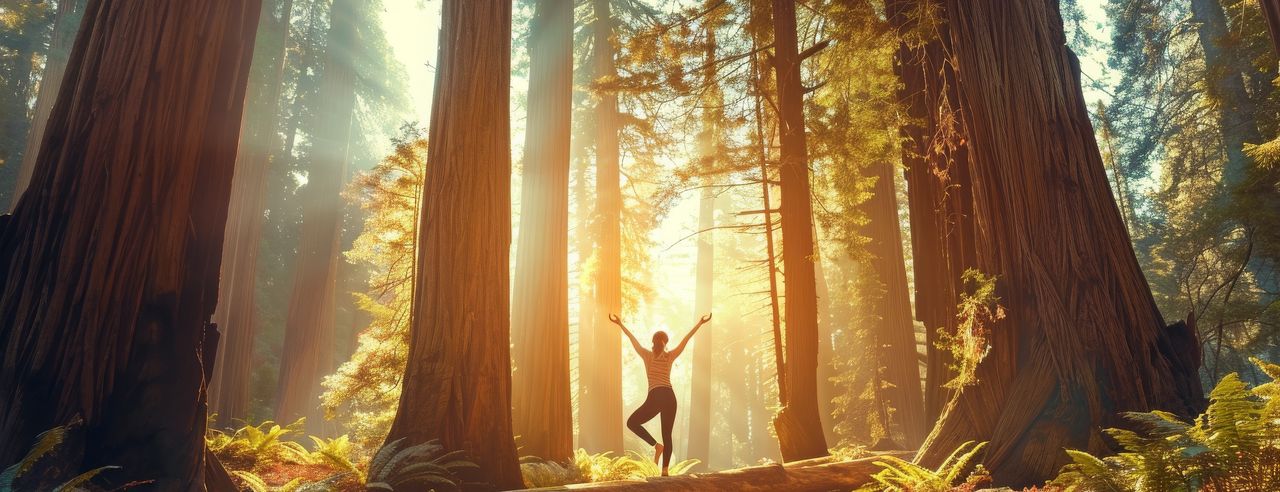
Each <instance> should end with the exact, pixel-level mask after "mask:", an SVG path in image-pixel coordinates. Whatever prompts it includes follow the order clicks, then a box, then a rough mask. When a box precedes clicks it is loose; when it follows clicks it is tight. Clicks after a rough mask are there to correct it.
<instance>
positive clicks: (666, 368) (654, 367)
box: [640, 350, 675, 390]
mask: <svg viewBox="0 0 1280 492" xmlns="http://www.w3.org/2000/svg"><path fill="white" fill-rule="evenodd" d="M640 359H641V360H643V361H644V372H645V375H647V376H649V389H650V390H652V389H654V388H662V387H667V388H670V387H671V363H672V362H674V361H675V357H673V356H672V354H671V352H663V353H662V355H654V354H653V352H651V351H649V350H642V351H641V352H640Z"/></svg>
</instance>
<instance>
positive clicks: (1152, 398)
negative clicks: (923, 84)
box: [917, 0, 1203, 486]
mask: <svg viewBox="0 0 1280 492" xmlns="http://www.w3.org/2000/svg"><path fill="white" fill-rule="evenodd" d="M946 7H947V10H946V12H947V17H948V23H949V25H950V34H951V40H952V46H953V47H954V49H955V63H956V71H957V74H959V94H960V97H961V99H962V101H963V104H962V105H963V107H964V108H965V112H964V119H965V123H966V127H967V129H968V131H969V137H970V139H971V144H970V149H971V152H970V156H969V157H970V162H972V163H973V174H972V176H971V180H972V183H973V197H974V219H975V224H976V230H978V231H980V234H979V236H978V238H977V242H976V244H977V245H978V247H977V248H976V251H977V252H978V255H977V260H978V261H977V265H978V267H979V268H980V269H981V270H982V271H983V272H986V273H988V274H991V275H996V276H997V277H998V279H999V283H998V287H997V293H998V295H999V297H1000V299H1001V301H1000V302H1001V304H1002V305H1003V306H1005V308H1006V309H1007V312H1008V316H1007V318H1005V319H1004V320H1003V321H998V322H995V323H994V325H993V326H987V327H983V330H982V331H983V332H985V334H984V335H983V336H984V338H985V340H986V342H987V343H988V344H989V346H990V352H989V353H988V354H987V355H986V357H985V358H984V359H983V360H982V361H981V362H980V363H979V364H978V366H977V373H976V381H977V382H976V383H975V384H973V385H971V386H967V387H965V388H963V390H961V391H959V392H958V393H957V394H956V396H955V397H954V398H953V399H952V400H951V401H950V403H949V404H948V405H947V408H946V409H945V411H944V414H943V416H942V420H941V421H940V422H939V423H938V425H937V426H936V427H935V428H934V430H933V432H932V433H931V434H930V436H929V439H928V440H927V441H926V442H925V444H924V446H923V448H922V449H921V450H920V454H919V455H918V457H917V458H918V460H919V461H921V462H923V463H924V464H926V465H936V464H938V463H939V462H940V461H941V460H942V459H943V458H945V457H946V455H947V454H949V453H950V452H951V451H952V450H954V449H955V448H956V447H957V446H958V445H959V444H960V443H962V442H965V441H969V440H976V441H990V445H989V446H988V448H987V452H986V456H985V458H984V460H983V463H984V464H985V465H986V467H987V469H988V470H990V471H991V473H992V476H993V477H994V479H995V481H996V483H997V484H1001V485H1011V486H1024V485H1032V484H1037V483H1040V482H1042V481H1044V480H1045V479H1046V478H1049V477H1052V476H1053V475H1054V474H1055V473H1056V472H1057V470H1058V468H1059V467H1060V466H1061V465H1062V464H1063V462H1064V461H1065V460H1066V455H1065V454H1064V453H1063V452H1062V450H1063V448H1075V449H1083V450H1088V451H1090V452H1094V453H1102V452H1106V451H1107V444H1106V441H1105V439H1104V438H1103V435H1102V433H1101V428H1102V427H1106V426H1118V425H1120V424H1121V419H1120V416H1119V412H1123V411H1143V410H1150V409H1156V408H1158V409H1164V410H1169V411H1173V412H1175V413H1179V414H1184V415H1194V414H1196V413H1197V412H1198V410H1199V409H1200V407H1201V405H1202V403H1203V401H1202V400H1203V397H1202V394H1201V389H1200V388H1199V378H1198V377H1196V370H1197V364H1198V361H1196V360H1194V356H1191V357H1188V356H1187V354H1190V353H1194V351H1195V350H1196V347H1197V343H1196V341H1195V335H1194V333H1191V332H1190V330H1189V329H1188V328H1187V327H1186V326H1185V325H1183V324H1178V325H1174V326H1173V327H1170V328H1166V327H1165V325H1164V321H1163V320H1162V319H1161V317H1160V314H1159V312H1158V311H1157V310H1156V306H1155V302H1154V301H1153V300H1152V297H1151V294H1150V291H1149V290H1148V288H1147V285H1146V281H1145V279H1144V278H1143V276H1142V270H1141V269H1140V267H1139V265H1138V262H1137V259H1136V258H1135V256H1134V253H1133V249H1132V246H1131V245H1130V244H1131V243H1130V241H1129V237H1128V233H1127V231H1126V230H1125V228H1124V224H1123V221H1122V220H1121V217H1120V213H1119V210H1118V209H1117V208H1116V205H1115V201H1114V199H1113V198H1112V195H1111V193H1110V191H1109V189H1108V185H1107V178H1106V174H1105V172H1104V170H1103V165H1102V161H1101V156H1100V153H1099V150H1098V147H1097V143H1096V141H1095V139H1094V133H1093V129H1092V126H1091V125H1090V123H1089V118H1088V114H1087V113H1086V109H1085V106H1084V100H1083V96H1082V94H1081V91H1080V85H1079V79H1078V65H1077V63H1076V62H1075V59H1074V56H1073V55H1072V54H1071V53H1070V52H1069V51H1068V49H1067V48H1066V40H1065V36H1064V35H1063V28H1062V19H1061V17H1060V14H1059V12H1058V7H1057V2H1054V1H1049V0H1036V1H1027V2H1016V3H1005V2H987V1H983V2H972V1H961V0H948V1H947V4H946ZM1011 39H1012V40H1016V42H1011V41H1010V40H1011Z"/></svg>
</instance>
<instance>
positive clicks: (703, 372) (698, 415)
mask: <svg viewBox="0 0 1280 492" xmlns="http://www.w3.org/2000/svg"><path fill="white" fill-rule="evenodd" d="M709 7H710V11H709V12H708V13H707V14H706V15H705V17H704V18H703V19H704V22H705V24H706V25H705V26H704V29H705V30H706V40H705V41H704V42H705V43H706V46H705V51H704V56H703V62H704V63H705V65H706V70H705V71H704V72H703V74H702V76H703V79H702V83H703V84H704V85H705V87H704V88H703V95H702V101H701V102H702V107H703V115H702V131H701V132H700V135H699V136H698V142H697V145H698V160H699V165H700V166H701V168H702V173H701V174H702V175H703V178H702V184H703V188H702V193H701V196H700V197H699V199H698V231H700V232H699V233H698V259H697V265H696V267H695V268H696V272H695V276H696V278H695V284H694V290H695V291H694V295H693V315H694V317H695V318H696V317H701V316H703V315H705V314H707V313H710V312H711V311H712V306H713V301H712V289H713V285H714V282H715V242H714V241H715V232H714V231H713V229H714V228H715V224H716V218H715V216H716V195H715V192H713V191H712V188H711V178H710V173H712V172H714V170H715V168H716V156H717V153H718V147H719V142H720V138H719V137H720V128H719V127H720V121H721V119H722V118H723V112H722V111H721V106H723V105H724V101H723V98H722V97H721V94H720V88H719V81H718V80H717V78H718V77H719V74H718V70H717V64H716V63H715V60H716V24H717V23H718V22H719V19H720V15H721V14H720V13H718V12H717V10H720V9H719V8H718V7H716V6H709ZM706 328H707V329H706V330H703V331H702V335H701V336H699V337H698V339H697V340H694V341H693V377H692V386H693V387H692V390H691V392H690V394H689V429H688V436H689V437H688V438H687V439H688V441H686V442H687V443H688V448H687V450H686V453H685V457H686V458H692V459H697V460H701V463H700V464H699V465H698V467H697V468H701V469H706V468H707V466H708V465H709V464H710V463H711V427H712V422H711V409H712V405H713V403H712V395H711V393H712V390H713V387H714V380H715V374H716V367H715V363H714V360H713V359H714V357H713V356H714V353H713V350H714V345H713V343H714V334H715V324H714V322H712V323H708V325H707V327H706Z"/></svg>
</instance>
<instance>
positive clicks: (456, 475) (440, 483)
mask: <svg viewBox="0 0 1280 492" xmlns="http://www.w3.org/2000/svg"><path fill="white" fill-rule="evenodd" d="M403 441H404V439H396V440H394V441H391V442H389V443H387V444H386V445H385V446H383V447H382V448H381V449H379V450H378V453H377V454H375V455H374V456H373V460H372V461H370V462H369V473H368V475H367V478H366V482H365V486H366V487H367V488H368V490H390V491H407V490H415V491H416V490H436V491H438V492H446V491H460V490H462V488H463V486H464V485H466V482H464V480H463V479H462V478H461V477H463V476H464V475H465V474H467V473H468V472H471V471H475V470H477V469H478V467H477V466H476V465H475V464H474V463H472V462H470V461H467V460H466V459H464V458H463V456H464V453H463V452H462V451H449V452H446V451H445V450H444V447H443V446H441V445H440V444H439V443H438V442H437V441H430V442H426V443H423V444H419V445H416V446H409V447H407V448H404V449H400V446H401V443H402V442H403Z"/></svg>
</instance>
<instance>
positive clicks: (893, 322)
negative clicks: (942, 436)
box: [863, 161, 928, 449]
mask: <svg viewBox="0 0 1280 492" xmlns="http://www.w3.org/2000/svg"><path fill="white" fill-rule="evenodd" d="M893 172H894V166H893V164H891V163H889V162H887V161H884V162H879V163H876V164H873V165H872V166H871V176H872V177H874V178H875V180H876V184H875V188H874V189H873V190H872V195H871V198H869V199H868V200H867V202H866V205H865V210H866V216H867V224H866V226H865V229H864V234H863V235H864V236H866V237H868V238H870V242H869V243H868V244H867V253H868V254H869V256H870V257H871V258H870V260H869V263H870V267H871V268H870V269H871V271H872V272H874V278H875V279H876V284H878V287H879V288H877V289H876V292H874V293H872V295H871V296H870V297H871V298H872V299H874V302H873V304H872V305H871V306H869V308H870V312H871V318H872V322H873V323H874V324H873V326H871V332H872V334H873V335H872V339H873V340H875V342H876V349H875V353H876V356H877V357H878V358H879V359H880V360H879V366H880V368H881V369H882V372H881V377H882V378H883V381H884V382H885V383H888V384H887V385H885V386H884V389H883V390H882V391H881V392H880V395H881V397H882V398H883V402H882V403H884V404H887V405H888V406H889V407H890V408H893V409H894V413H893V414H892V416H891V417H890V419H889V420H890V421H889V422H885V424H886V425H890V426H891V427H892V428H895V429H896V430H898V431H900V432H902V438H903V439H905V441H904V442H901V443H900V444H904V445H907V446H908V449H914V448H915V446H917V445H919V444H920V442H921V441H923V440H924V437H925V434H926V433H927V432H928V428H927V427H926V426H925V417H924V399H923V395H922V393H921V390H920V367H919V362H918V361H919V359H918V358H917V356H916V333H915V323H914V322H913V321H912V318H911V299H910V297H909V296H908V294H909V293H908V292H907V269H906V263H905V260H904V258H903V253H902V233H901V229H900V228H899V225H898V200H897V191H896V189H895V187H894V183H893Z"/></svg>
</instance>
